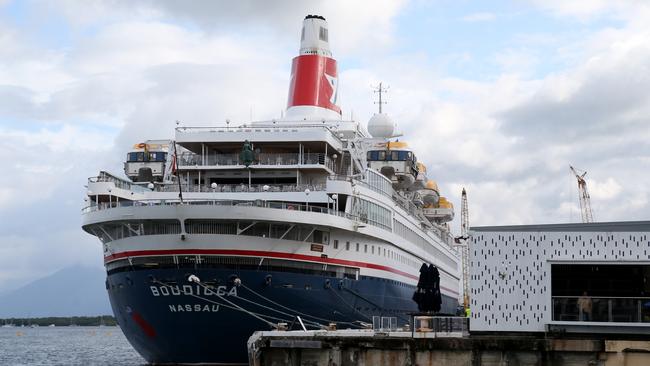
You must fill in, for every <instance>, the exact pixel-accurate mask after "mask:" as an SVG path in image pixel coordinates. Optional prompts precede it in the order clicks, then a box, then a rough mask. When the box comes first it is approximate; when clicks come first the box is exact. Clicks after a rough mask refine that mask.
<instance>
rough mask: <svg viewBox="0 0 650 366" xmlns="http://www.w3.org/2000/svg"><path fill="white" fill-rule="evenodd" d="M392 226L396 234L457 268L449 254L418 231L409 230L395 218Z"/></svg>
mask: <svg viewBox="0 0 650 366" xmlns="http://www.w3.org/2000/svg"><path fill="white" fill-rule="evenodd" d="M393 228H394V232H395V234H396V235H397V236H400V237H402V238H404V239H406V240H408V241H410V242H411V243H413V244H415V245H417V246H419V247H420V248H422V249H424V250H425V251H426V252H427V253H429V254H431V255H432V256H434V257H435V258H437V259H438V260H440V261H442V262H443V263H445V264H446V265H448V266H450V267H451V268H457V267H456V261H454V260H453V259H451V258H449V256H447V255H446V254H445V253H443V252H442V251H440V249H438V248H436V247H434V246H433V245H432V244H431V242H430V241H429V240H427V239H425V238H423V237H421V236H420V235H419V234H418V233H416V232H415V231H413V230H411V229H410V228H408V227H407V226H406V225H404V224H402V223H401V222H399V221H398V220H397V219H395V220H393Z"/></svg>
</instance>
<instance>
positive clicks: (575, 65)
mask: <svg viewBox="0 0 650 366" xmlns="http://www.w3.org/2000/svg"><path fill="white" fill-rule="evenodd" d="M478 3H479V2H473V1H457V0H455V1H451V0H449V1H447V0H440V1H418V0H413V1H408V0H399V1H387V0H370V1H354V2H353V1H345V0H340V1H300V2H297V1H296V2H293V1H286V0H280V1H259V2H253V1H246V0H240V1H237V2H230V4H228V5H225V4H226V3H225V2H217V1H207V0H206V1H175V0H168V1H165V0H160V1H153V0H152V1H138V2H133V1H126V0H106V1H100V0H88V1H65V0H60V1H56V2H53V1H29V0H27V1H18V0H14V1H12V0H0V146H1V147H2V152H3V153H4V154H5V155H4V156H3V158H4V159H3V162H4V168H3V169H2V173H1V174H0V292H2V291H7V290H8V289H11V288H15V287H17V286H20V285H22V284H24V283H26V282H28V281H31V280H33V279H35V278H38V277H40V276H43V275H46V274H49V273H52V272H54V271H56V270H57V269H60V268H62V267H65V266H68V265H71V264H75V263H82V264H88V265H92V266H101V248H100V245H99V242H98V241H97V240H96V239H94V238H93V237H91V236H89V235H87V234H85V233H83V232H82V231H81V229H80V228H79V225H80V222H81V219H80V209H81V207H82V203H83V192H84V187H83V186H84V184H85V182H86V179H87V178H88V177H90V176H93V175H96V174H97V172H98V171H99V170H109V171H113V172H121V164H122V161H123V159H124V156H125V152H126V150H127V149H128V147H129V146H131V145H132V144H134V143H136V142H140V141H142V140H144V139H148V138H151V139H153V138H170V137H172V135H173V127H174V121H175V120H181V121H183V124H184V125H188V126H189V125H210V124H212V123H222V122H223V121H225V119H227V118H228V119H230V120H232V121H234V122H247V121H249V120H250V118H251V115H252V116H253V118H254V119H266V118H273V117H277V116H279V115H280V112H281V111H282V109H283V108H284V105H285V103H286V100H285V98H286V93H287V85H288V78H289V69H290V60H291V58H292V57H293V56H294V55H296V53H297V49H298V45H299V34H300V33H299V32H300V27H301V23H302V19H303V17H304V16H305V15H306V14H309V13H317V14H322V15H324V16H325V17H326V18H327V19H328V21H329V24H330V41H331V45H332V50H333V53H334V56H335V57H336V58H337V59H338V61H339V74H340V88H341V89H340V100H341V101H342V102H341V103H342V108H343V111H344V115H345V116H346V117H350V116H354V118H355V119H357V120H358V121H362V122H364V123H365V121H367V119H368V118H369V117H370V116H371V114H372V112H373V110H374V109H375V106H374V105H373V104H372V98H373V95H372V92H371V89H370V85H373V84H376V83H377V82H379V81H383V82H385V83H386V84H388V85H390V92H389V95H388V100H389V104H388V106H387V107H386V110H387V111H388V112H389V113H390V114H391V115H392V116H393V117H394V118H395V119H396V120H397V121H398V123H399V125H400V128H401V130H402V131H403V132H404V133H405V135H406V136H407V139H408V141H409V142H410V143H411V145H412V146H413V147H414V148H415V150H416V152H417V153H418V155H419V158H420V160H421V161H423V162H425V163H426V164H427V165H428V168H429V175H430V177H431V178H433V179H435V180H437V181H438V182H439V185H440V187H441V189H442V191H443V194H445V195H447V196H448V197H449V198H450V199H451V200H452V202H454V203H455V204H456V206H460V202H459V199H460V197H459V196H460V190H461V187H466V188H467V190H468V194H469V199H470V201H469V208H470V218H471V223H472V225H494V224H524V223H557V222H577V221H579V220H580V211H579V203H578V193H577V187H576V183H575V179H574V178H572V176H571V175H570V173H569V164H573V165H575V166H576V167H579V168H581V169H585V170H587V171H588V172H589V173H588V175H587V178H588V179H587V181H588V185H589V190H590V192H591V197H592V205H593V209H594V216H595V218H596V220H597V221H612V220H645V219H648V218H649V217H650V204H649V203H648V199H649V194H650V184H649V183H650V143H649V141H650V123H649V122H650V103H649V99H650V94H649V93H650V6H649V5H647V4H648V2H647V1H643V0H640V1H633V0H630V1H624V0H619V1H606V0H581V1H563V0H528V1H526V0H519V1H491V2H487V1H485V2H480V5H478ZM458 216H459V215H458ZM457 227H458V222H454V228H455V229H457Z"/></svg>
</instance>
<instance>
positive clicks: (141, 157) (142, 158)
mask: <svg viewBox="0 0 650 366" xmlns="http://www.w3.org/2000/svg"><path fill="white" fill-rule="evenodd" d="M137 154H138V159H137V160H138V161H144V153H137Z"/></svg>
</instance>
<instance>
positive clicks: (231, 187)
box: [154, 184, 325, 193]
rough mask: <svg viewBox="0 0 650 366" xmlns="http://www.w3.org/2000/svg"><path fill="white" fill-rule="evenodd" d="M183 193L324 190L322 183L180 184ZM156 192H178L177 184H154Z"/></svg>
mask: <svg viewBox="0 0 650 366" xmlns="http://www.w3.org/2000/svg"><path fill="white" fill-rule="evenodd" d="M182 189H183V193H186V192H305V190H307V189H309V191H310V192H318V191H324V190H325V185H324V184H252V185H250V186H249V185H247V184H219V185H217V187H216V188H212V186H211V185H209V186H205V185H203V186H200V185H190V186H188V185H186V184H182ZM154 190H155V191H157V192H178V185H174V184H168V185H164V186H156V188H154Z"/></svg>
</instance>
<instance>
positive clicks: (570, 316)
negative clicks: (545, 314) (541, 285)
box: [553, 296, 650, 323]
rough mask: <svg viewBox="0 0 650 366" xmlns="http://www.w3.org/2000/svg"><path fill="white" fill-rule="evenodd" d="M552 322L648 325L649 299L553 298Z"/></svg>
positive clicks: (649, 317) (649, 318)
mask: <svg viewBox="0 0 650 366" xmlns="http://www.w3.org/2000/svg"><path fill="white" fill-rule="evenodd" d="M553 320H555V321H576V322H578V321H590V322H621V323H650V297H601V296H553Z"/></svg>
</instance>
